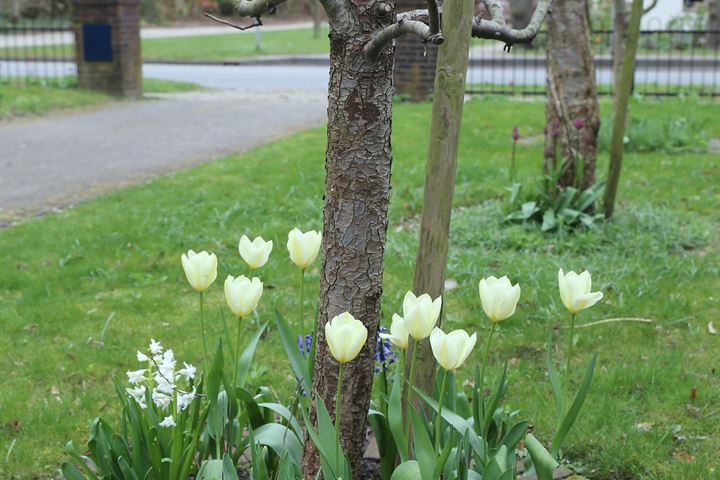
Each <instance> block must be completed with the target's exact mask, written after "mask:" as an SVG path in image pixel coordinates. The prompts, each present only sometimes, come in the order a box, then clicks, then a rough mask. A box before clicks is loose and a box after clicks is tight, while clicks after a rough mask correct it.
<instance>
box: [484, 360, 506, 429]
mask: <svg viewBox="0 0 720 480" xmlns="http://www.w3.org/2000/svg"><path fill="white" fill-rule="evenodd" d="M505 392H507V362H505V368H503V374H502V377H501V378H500V381H499V382H498V386H497V389H496V390H495V393H494V394H493V396H492V397H490V402H489V403H488V405H487V406H486V407H485V417H484V418H483V424H482V435H481V436H482V437H483V438H485V439H486V440H487V441H488V442H489V441H490V440H489V439H488V438H487V435H488V431H489V430H490V424H491V423H492V421H493V415H494V414H495V410H496V409H497V408H498V406H499V405H500V401H501V400H502V398H503V397H504V396H505Z"/></svg>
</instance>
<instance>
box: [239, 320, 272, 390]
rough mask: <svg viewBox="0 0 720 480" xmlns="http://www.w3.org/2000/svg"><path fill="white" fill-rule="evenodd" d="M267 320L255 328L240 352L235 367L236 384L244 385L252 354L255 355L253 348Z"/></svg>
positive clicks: (265, 326)
mask: <svg viewBox="0 0 720 480" xmlns="http://www.w3.org/2000/svg"><path fill="white" fill-rule="evenodd" d="M267 326H268V324H267V322H266V323H264V324H263V325H261V326H260V328H258V329H257V331H256V332H255V334H254V335H253V336H252V337H251V338H250V341H249V342H248V344H247V345H246V346H245V349H244V350H243V351H242V352H241V353H240V358H239V360H238V367H237V372H238V375H237V379H236V380H237V386H238V387H244V386H245V381H246V380H247V375H248V372H249V371H250V364H251V363H252V359H253V356H254V355H255V348H256V347H257V344H258V341H259V340H260V337H262V334H263V332H264V331H265V329H266V328H267Z"/></svg>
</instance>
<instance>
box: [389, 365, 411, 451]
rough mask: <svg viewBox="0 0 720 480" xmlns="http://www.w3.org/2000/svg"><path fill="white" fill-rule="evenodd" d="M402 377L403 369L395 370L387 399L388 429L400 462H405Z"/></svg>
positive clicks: (405, 445) (405, 437)
mask: <svg viewBox="0 0 720 480" xmlns="http://www.w3.org/2000/svg"><path fill="white" fill-rule="evenodd" d="M403 375H404V369H403V368H400V366H398V368H396V369H395V380H394V381H393V386H392V390H390V398H389V399H388V427H389V428H390V432H391V433H392V437H393V440H394V441H395V445H396V446H397V450H398V454H399V455H400V461H401V462H405V461H406V460H407V459H408V439H407V436H406V435H405V428H404V426H403V411H402V390H403Z"/></svg>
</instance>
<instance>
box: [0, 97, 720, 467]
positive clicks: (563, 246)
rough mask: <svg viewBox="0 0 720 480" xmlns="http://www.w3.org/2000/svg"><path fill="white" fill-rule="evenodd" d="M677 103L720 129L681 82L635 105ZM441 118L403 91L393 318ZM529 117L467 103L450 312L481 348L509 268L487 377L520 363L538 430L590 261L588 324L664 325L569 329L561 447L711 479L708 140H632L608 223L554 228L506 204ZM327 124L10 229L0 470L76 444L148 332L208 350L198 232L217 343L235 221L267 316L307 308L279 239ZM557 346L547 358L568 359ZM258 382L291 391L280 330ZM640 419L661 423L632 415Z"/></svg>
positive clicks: (314, 196)
mask: <svg viewBox="0 0 720 480" xmlns="http://www.w3.org/2000/svg"><path fill="white" fill-rule="evenodd" d="M603 107H605V108H607V104H606V103H604V104H603ZM679 111H683V112H688V113H686V114H684V115H686V116H688V117H691V119H692V121H693V122H694V125H697V128H699V129H702V130H703V132H704V133H703V136H704V137H705V138H717V137H720V124H718V122H717V116H716V115H717V105H713V104H710V103H707V104H706V103H698V102H697V101H695V100H682V99H672V100H653V101H643V102H642V103H635V104H634V105H633V107H632V113H633V116H635V117H637V118H643V117H647V116H650V115H652V116H653V117H654V118H662V119H667V120H670V119H673V118H675V117H676V116H677V112H679ZM429 117H430V105H428V104H420V105H410V104H397V105H396V109H395V119H394V122H393V126H394V138H393V147H394V164H393V190H392V205H391V211H390V227H389V233H388V243H387V251H386V270H385V278H384V294H383V295H384V296H383V309H382V314H383V323H384V324H385V325H389V321H390V318H391V315H392V313H393V312H397V311H399V310H400V308H401V298H402V296H403V295H404V293H405V292H406V291H407V290H408V288H410V286H411V285H412V272H413V265H414V260H415V252H416V242H417V229H418V213H419V211H420V207H421V200H422V184H423V179H424V162H425V146H426V141H427V140H426V139H427V137H428V128H429ZM516 124H517V125H518V127H519V129H520V133H521V136H522V137H523V139H528V138H529V139H532V137H537V136H540V135H542V130H543V126H544V115H543V103H542V102H541V101H540V100H529V101H528V100H518V101H513V100H509V99H493V98H488V99H484V100H474V101H471V102H469V103H467V104H466V105H465V117H464V122H463V132H462V137H461V142H462V144H461V146H460V150H459V154H460V158H459V162H458V174H457V187H456V195H455V210H454V214H453V220H452V236H451V241H450V254H449V263H448V273H447V275H448V277H449V278H451V279H454V280H456V281H457V283H458V285H459V286H458V287H457V288H455V289H453V290H450V291H448V292H446V295H445V297H444V304H445V309H444V310H445V312H446V315H447V316H446V321H447V325H448V326H449V327H450V328H460V327H462V328H468V329H470V330H477V331H478V336H479V340H478V344H482V343H483V339H484V338H486V335H487V334H488V333H489V330H490V325H489V322H488V321H487V320H486V319H485V317H484V315H483V313H482V309H481V307H480V301H479V298H478V292H477V285H478V281H479V280H480V278H481V277H483V276H488V275H491V274H495V275H500V274H507V275H509V276H510V278H511V279H512V280H513V281H518V282H519V283H520V285H521V287H522V291H523V294H522V297H521V300H520V304H519V306H518V310H517V313H516V314H515V316H513V317H512V318H511V319H509V320H508V321H506V322H503V323H502V324H501V325H500V327H499V329H498V332H499V333H498V334H496V337H495V338H496V342H495V344H494V345H495V347H494V349H493V351H492V354H491V365H490V368H489V370H488V377H489V379H491V380H496V379H497V378H498V375H499V372H500V369H501V368H502V365H503V363H504V362H506V361H508V362H510V367H509V368H510V370H509V371H510V373H509V375H510V381H511V387H510V391H509V400H508V404H509V406H510V407H512V408H518V409H522V412H523V415H525V416H527V418H529V419H530V420H531V421H532V423H533V425H534V428H535V435H536V436H538V437H539V438H541V439H543V440H547V439H549V438H550V437H551V435H552V431H553V423H554V422H553V418H554V417H553V415H554V413H553V412H554V405H553V401H552V397H551V391H550V385H549V382H548V380H547V378H546V377H545V345H546V340H547V336H548V332H550V331H553V332H554V335H555V337H556V342H555V343H556V345H557V344H560V341H561V340H562V345H564V344H565V340H564V339H565V335H566V331H564V330H562V329H561V328H559V327H562V326H563V325H567V323H568V314H567V312H566V311H565V310H564V308H563V307H562V304H561V302H560V300H559V297H558V293H557V270H558V268H560V267H562V268H564V269H565V270H570V269H575V270H578V271H579V270H580V269H584V268H587V269H589V270H590V271H591V272H592V275H593V282H594V287H595V288H594V289H599V290H602V291H603V292H605V298H604V299H603V301H602V302H601V303H600V304H598V305H596V306H595V307H593V308H591V309H590V310H587V311H585V312H583V313H582V314H581V315H580V316H579V323H586V322H590V321H596V320H601V319H606V318H612V317H630V316H632V317H642V318H648V319H653V320H654V321H655V324H653V325H644V324H634V323H614V324H607V325H602V326H597V327H593V328H588V329H579V330H577V333H578V336H577V345H576V352H577V354H578V355H577V359H576V360H575V364H576V365H578V366H579V365H581V364H585V363H587V361H588V360H589V359H590V356H591V354H592V353H593V352H598V353H599V360H598V368H597V369H596V373H595V378H594V383H593V385H592V388H591V390H590V393H589V396H588V399H587V401H586V407H585V409H584V410H583V411H582V413H581V415H580V417H579V421H578V423H577V424H576V426H575V429H574V430H573V432H572V433H571V435H570V437H569V442H568V444H567V449H566V454H567V456H568V458H570V459H572V460H573V461H574V463H575V464H576V465H580V466H582V467H584V468H585V473H586V475H587V476H589V477H590V478H593V479H606V480H610V479H614V480H616V479H633V478H652V479H710V478H717V476H718V474H720V464H719V463H720V462H719V461H718V455H717V452H718V449H720V410H719V409H718V401H717V400H718V398H720V373H719V371H720V365H719V364H718V360H719V358H720V356H719V353H718V352H720V337H718V336H717V335H716V336H713V335H710V334H709V333H708V331H707V324H708V322H709V321H715V323H716V326H717V325H718V318H719V317H720V302H719V301H718V295H720V294H719V293H718V290H719V289H718V287H719V286H720V281H719V280H718V279H719V277H720V261H719V260H718V259H719V256H718V248H719V247H720V240H719V239H718V228H720V213H719V212H720V210H719V207H720V190H719V186H720V185H719V184H718V182H717V179H718V176H719V175H720V170H719V167H718V162H717V157H716V156H712V155H709V154H704V153H682V152H680V151H675V152H673V153H671V154H670V153H658V152H656V153H643V154H635V153H632V154H629V155H627V157H626V159H625V171H624V172H623V178H622V184H621V188H620V194H619V199H620V204H619V206H618V208H617V215H616V218H615V219H614V220H613V221H612V222H610V223H608V224H605V225H601V226H600V227H598V228H597V229H594V230H590V231H578V232H576V233H575V234H568V233H563V234H543V233H541V232H540V231H539V230H538V229H537V228H536V227H534V226H529V225H528V226H524V225H506V224H503V223H502V221H501V220H502V218H503V211H502V201H503V198H505V195H506V192H505V188H506V187H507V177H508V166H509V151H510V139H511V130H512V128H513V126H514V125H516ZM325 138H326V137H325V130H324V129H315V130H311V131H308V132H306V133H302V134H299V135H296V136H294V137H291V138H289V139H287V140H284V141H280V142H277V143H273V144H270V145H267V146H265V147H261V148H258V149H256V150H253V151H251V152H249V153H246V154H243V155H238V156H230V157H227V158H225V159H222V160H219V161H216V162H213V163H209V164H206V165H203V166H199V167H196V168H192V169H190V170H187V171H183V172H180V173H177V174H173V175H169V176H167V177H163V178H160V179H158V180H156V181H153V182H150V183H147V184H143V185H140V186H137V187H132V188H128V189H125V190H122V191H119V192H116V193H113V194H110V195H107V196H104V197H102V198H99V199H97V200H93V201H89V202H86V203H82V204H80V205H77V206H76V207H74V208H72V209H69V210H67V211H65V212H62V213H59V214H52V215H48V216H46V217H43V218H37V219H31V220H28V221H26V222H24V223H21V224H19V225H16V226H13V227H9V228H6V229H4V230H0V265H3V269H4V270H3V272H4V273H3V275H0V322H2V327H3V335H2V336H0V351H2V352H3V362H4V363H3V365H4V385H3V388H2V389H0V412H2V414H1V417H0V418H1V419H2V424H1V425H0V432H2V433H1V435H0V477H2V478H9V479H26V478H48V477H50V476H51V475H53V473H54V472H55V471H56V470H57V468H58V466H59V464H60V462H61V461H62V460H63V453H62V448H63V446H64V444H65V443H66V442H67V441H68V440H71V439H72V440H73V441H74V442H75V444H76V445H82V444H83V443H84V442H85V441H86V440H87V437H88V422H89V421H90V420H91V419H92V418H93V417H95V416H96V415H99V414H100V415H103V416H105V417H106V418H108V419H110V420H111V421H112V422H114V420H115V417H114V416H113V413H114V412H115V409H116V401H115V399H114V395H115V392H114V390H113V387H112V377H113V375H117V376H120V377H123V378H124V372H125V371H126V370H128V369H131V368H132V369H134V368H136V361H135V351H136V350H137V349H139V348H143V346H145V345H146V344H147V342H148V341H149V339H150V338H151V337H153V338H155V339H158V340H161V341H163V343H164V344H165V345H166V346H170V347H172V348H173V349H175V351H176V352H177V355H178V358H181V359H186V360H189V361H193V362H194V363H195V364H196V365H200V363H201V355H202V354H201V344H200V336H199V325H198V323H199V322H198V317H197V296H196V294H194V292H193V291H191V289H190V287H189V286H188V285H187V282H186V280H185V278H184V274H183V272H182V268H181V266H180V254H181V253H182V252H184V251H186V250H188V249H191V248H192V249H195V250H202V249H207V250H210V251H213V252H215V253H216V254H217V255H218V258H219V274H218V280H217V282H216V284H215V285H214V286H213V287H212V288H211V290H210V291H209V292H208V293H207V295H206V298H207V305H208V308H207V310H206V312H207V320H206V321H207V324H208V325H209V331H210V332H211V333H210V338H217V336H219V335H220V334H221V332H222V330H223V327H222V325H223V319H227V320H229V319H230V315H228V313H229V312H228V311H227V307H226V306H225V301H224V298H223V294H222V281H223V279H224V277H225V276H226V275H227V274H233V275H236V274H238V273H244V272H245V271H246V269H245V268H244V267H243V264H242V262H241V259H240V257H239V255H238V253H237V242H238V239H239V237H240V236H241V235H242V234H248V235H250V236H255V235H263V236H264V237H265V238H266V239H272V240H274V243H275V249H274V251H273V253H272V255H271V257H270V262H269V263H268V265H267V266H265V267H263V268H262V269H261V270H260V271H259V272H258V273H259V275H260V276H261V277H262V279H263V281H264V282H265V285H266V291H265V294H264V296H263V299H262V301H261V305H260V307H259V310H258V313H259V315H260V318H261V319H263V320H270V319H271V318H272V311H273V304H274V305H276V306H277V307H278V308H279V309H281V310H282V311H283V312H285V314H286V315H287V316H289V317H292V316H293V315H294V313H295V312H296V311H297V309H298V304H297V303H296V302H297V299H298V295H297V292H298V285H299V273H298V271H297V269H296V267H295V266H294V265H292V264H291V262H290V261H289V259H288V255H287V252H286V250H285V243H286V240H287V231H288V230H290V229H291V228H292V227H294V226H298V227H300V228H303V229H310V228H315V229H319V228H321V222H322V195H323V176H324V168H323V162H324V143H325ZM601 157H602V158H601V159H600V162H599V169H598V172H599V174H600V176H601V177H603V176H604V175H605V169H606V165H607V164H606V155H605V154H603V155H602V156H601ZM518 162H519V175H520V177H521V178H522V179H524V180H526V181H535V179H537V175H538V172H539V170H540V164H541V162H542V143H541V142H532V141H526V140H524V141H523V142H522V144H521V145H520V146H519V148H518ZM318 275H319V262H318V266H317V267H316V268H314V269H312V271H310V272H309V274H308V275H307V277H306V279H307V285H309V289H310V294H309V295H307V296H306V298H313V297H316V295H317V293H318V288H319V287H318V279H319V276H318ZM310 307H311V303H310V301H308V308H306V311H309V310H310ZM103 332H104V335H103ZM480 350H481V349H479V348H478V349H476V351H475V352H474V353H473V356H472V357H471V359H470V360H469V363H470V364H471V365H472V364H474V363H475V362H477V361H478V360H479V359H480V356H481V352H480ZM563 352H564V348H561V349H559V350H558V351H557V352H556V354H555V357H556V359H557V361H558V363H560V362H562V361H563ZM471 365H470V366H468V367H465V368H463V370H461V372H462V374H463V375H468V374H470V373H471V371H472V370H473V367H472V366H471ZM251 382H252V383H253V384H256V385H260V384H265V385H271V386H272V387H273V389H274V390H275V391H276V392H277V393H278V395H279V396H280V397H281V398H283V399H285V400H287V394H288V392H289V391H290V390H291V389H292V387H293V386H294V381H293V379H292V377H291V374H290V369H289V365H288V363H287V361H286V360H285V356H284V353H283V352H282V347H281V345H280V341H279V338H278V335H277V333H276V332H275V331H274V329H272V330H271V332H270V334H269V335H268V336H267V337H266V338H264V339H263V340H262V342H261V344H260V345H259V347H258V352H257V354H256V363H255V365H254V367H253V369H252V372H251ZM694 387H695V388H697V398H696V399H694V400H690V392H691V389H692V388H694ZM639 423H647V424H649V425H651V428H650V430H649V431H647V432H642V431H640V430H638V429H637V428H636V425H637V424H639ZM11 446H12V449H11Z"/></svg>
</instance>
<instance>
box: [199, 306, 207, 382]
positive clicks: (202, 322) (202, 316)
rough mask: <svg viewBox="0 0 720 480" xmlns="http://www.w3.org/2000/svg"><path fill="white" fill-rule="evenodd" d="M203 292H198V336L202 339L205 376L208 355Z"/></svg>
mask: <svg viewBox="0 0 720 480" xmlns="http://www.w3.org/2000/svg"><path fill="white" fill-rule="evenodd" d="M203 303H204V302H203V292H200V336H201V337H202V345H203V364H204V366H205V374H206V375H207V371H208V354H207V343H206V341H205V309H204V308H203Z"/></svg>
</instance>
